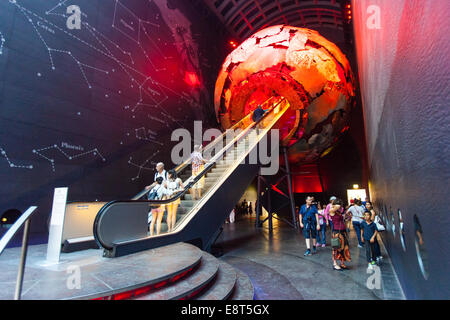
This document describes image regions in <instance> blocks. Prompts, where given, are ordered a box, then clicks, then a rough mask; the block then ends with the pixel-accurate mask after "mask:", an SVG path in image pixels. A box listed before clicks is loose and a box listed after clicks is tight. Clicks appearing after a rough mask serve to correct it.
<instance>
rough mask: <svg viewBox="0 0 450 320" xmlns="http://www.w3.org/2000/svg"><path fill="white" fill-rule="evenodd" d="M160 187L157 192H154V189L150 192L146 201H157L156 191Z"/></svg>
mask: <svg viewBox="0 0 450 320" xmlns="http://www.w3.org/2000/svg"><path fill="white" fill-rule="evenodd" d="M160 188H161V187H159V188H158V189H157V190H155V188H153V189H152V191H150V193H149V194H148V200H159V199H158V191H159V189H160Z"/></svg>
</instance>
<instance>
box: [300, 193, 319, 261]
mask: <svg viewBox="0 0 450 320" xmlns="http://www.w3.org/2000/svg"><path fill="white" fill-rule="evenodd" d="M312 202H313V197H311V196H308V197H306V203H305V204H304V205H302V206H301V208H300V211H299V221H300V228H303V235H304V237H305V241H306V252H305V254H304V255H305V256H310V255H311V238H312V242H313V250H312V253H316V237H317V230H320V225H319V217H318V212H317V207H316V206H315V205H313V204H312Z"/></svg>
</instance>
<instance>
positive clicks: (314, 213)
mask: <svg viewBox="0 0 450 320" xmlns="http://www.w3.org/2000/svg"><path fill="white" fill-rule="evenodd" d="M298 217H299V224H300V227H301V228H302V229H303V235H304V237H305V242H306V252H305V254H304V255H305V256H310V255H312V254H315V253H316V252H317V247H318V246H321V247H325V246H326V229H327V227H328V226H329V227H330V229H331V246H332V261H333V269H334V270H339V271H342V270H345V269H347V268H348V267H347V266H346V265H345V263H346V262H348V261H351V256H350V250H349V242H348V234H349V232H350V228H349V223H351V224H352V225H353V229H354V230H355V232H356V236H357V239H358V247H359V248H363V247H365V248H366V257H367V262H368V265H369V268H373V265H375V264H379V263H380V261H381V259H382V256H381V251H380V245H379V243H378V241H377V234H378V232H380V231H382V230H383V229H384V228H383V226H382V224H381V221H380V219H379V217H378V216H377V214H376V212H375V210H374V209H373V206H372V203H371V202H370V201H368V199H366V201H364V202H362V201H361V200H359V199H355V200H354V201H353V202H352V203H351V204H350V205H349V206H347V207H345V206H344V202H343V201H342V200H341V199H338V198H336V197H334V196H333V197H331V198H330V202H329V203H328V204H327V205H326V207H325V208H323V207H322V205H321V204H320V202H315V201H314V197H312V196H308V197H307V198H306V203H305V204H304V205H302V206H301V208H299V210H298ZM311 242H312V248H311ZM338 262H339V263H338Z"/></svg>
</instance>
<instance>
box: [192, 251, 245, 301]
mask: <svg viewBox="0 0 450 320" xmlns="http://www.w3.org/2000/svg"><path fill="white" fill-rule="evenodd" d="M214 259H215V258H214ZM236 279H237V273H236V270H235V269H234V268H233V267H232V266H230V265H229V264H228V263H226V262H222V261H220V263H219V271H218V273H217V276H216V278H215V279H214V282H211V283H210V285H209V286H208V287H207V288H206V289H205V290H203V291H202V292H201V293H200V294H199V295H197V296H196V297H194V299H195V300H226V299H228V297H229V296H230V295H231V294H232V293H233V289H234V286H235V284H236Z"/></svg>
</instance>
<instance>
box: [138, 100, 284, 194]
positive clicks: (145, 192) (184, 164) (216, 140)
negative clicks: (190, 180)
mask: <svg viewBox="0 0 450 320" xmlns="http://www.w3.org/2000/svg"><path fill="white" fill-rule="evenodd" d="M273 98H274V96H271V97H270V98H269V99H267V100H266V101H264V102H263V103H262V104H261V106H263V105H265V104H267V103H269V102H270V101H271V100H272V99H273ZM278 104H279V103H278ZM266 113H267V112H266ZM252 114H253V113H252V112H250V113H249V114H248V115H246V116H245V117H244V118H242V119H241V120H239V121H238V122H236V123H235V124H234V125H233V126H232V127H230V128H228V130H234V129H236V128H237V127H238V126H239V125H240V124H241V123H242V122H243V121H244V120H246V119H247V118H248V117H251V116H252ZM261 120H262V118H261ZM225 134H226V131H224V132H222V134H221V135H220V136H218V137H216V138H215V139H214V140H213V141H211V142H210V143H208V144H207V145H206V147H205V149H204V150H203V152H206V151H208V150H210V149H211V148H212V147H214V146H215V145H216V144H217V143H219V141H221V139H223V137H224V136H225ZM190 162H191V158H188V159H186V160H185V161H184V162H183V163H181V164H179V165H178V166H176V167H175V168H174V169H173V170H175V172H176V173H177V174H179V172H180V171H181V170H183V169H185V168H186V167H187V166H188V165H189V163H190ZM155 185H156V182H153V183H152V184H151V185H150V186H149V188H145V189H144V190H142V191H141V192H139V193H138V194H137V195H135V196H134V197H133V198H131V200H133V201H135V200H139V199H140V198H142V197H143V196H145V195H146V194H147V193H148V192H150V190H151V189H152V188H153V187H154V186H155Z"/></svg>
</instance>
